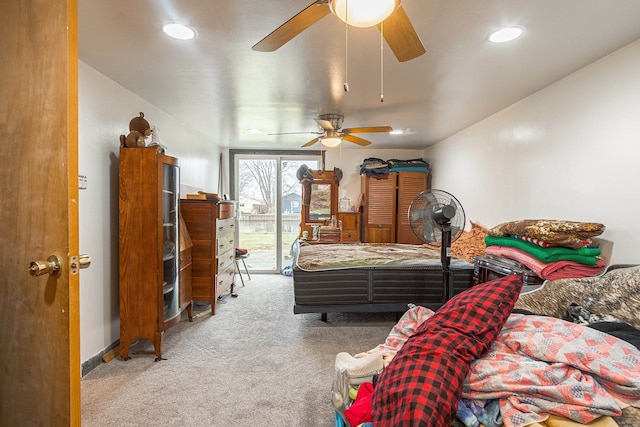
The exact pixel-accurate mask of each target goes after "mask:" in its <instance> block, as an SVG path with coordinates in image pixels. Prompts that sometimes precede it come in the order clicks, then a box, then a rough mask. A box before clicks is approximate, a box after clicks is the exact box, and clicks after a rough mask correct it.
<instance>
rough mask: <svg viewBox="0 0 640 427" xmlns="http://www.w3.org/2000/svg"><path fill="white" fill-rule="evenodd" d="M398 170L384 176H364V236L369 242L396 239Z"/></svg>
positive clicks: (384, 241) (365, 240) (391, 241)
mask: <svg viewBox="0 0 640 427" xmlns="http://www.w3.org/2000/svg"><path fill="white" fill-rule="evenodd" d="M396 177H397V173H396V172H391V173H390V174H388V175H385V176H382V177H368V176H366V175H363V176H362V179H363V192H364V218H363V221H364V237H363V241H364V242H367V243H395V241H396V197H397V194H396Z"/></svg>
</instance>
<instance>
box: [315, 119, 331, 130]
mask: <svg viewBox="0 0 640 427" xmlns="http://www.w3.org/2000/svg"><path fill="white" fill-rule="evenodd" d="M313 120H315V121H316V123H317V124H318V125H319V126H320V127H321V128H322V129H324V130H335V128H334V127H333V124H331V122H330V121H329V120H323V119H313Z"/></svg>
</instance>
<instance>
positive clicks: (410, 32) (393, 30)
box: [377, 5, 426, 62]
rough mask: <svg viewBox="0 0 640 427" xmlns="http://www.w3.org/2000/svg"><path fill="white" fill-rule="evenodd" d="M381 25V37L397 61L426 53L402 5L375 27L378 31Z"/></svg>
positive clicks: (403, 60)
mask: <svg viewBox="0 0 640 427" xmlns="http://www.w3.org/2000/svg"><path fill="white" fill-rule="evenodd" d="M383 24H384V27H383V28H382V35H383V36H384V39H385V40H386V42H387V44H388V45H389V47H390V48H391V50H392V51H393V53H394V54H395V55H396V58H398V61H400V62H405V61H408V60H410V59H414V58H417V57H418V56H420V55H423V54H424V53H425V52H426V49H425V48H424V45H423V44H422V42H421V41H420V37H418V34H417V33H416V30H415V29H414V28H413V25H411V21H410V20H409V16H407V13H406V12H405V11H404V8H403V7H402V5H400V6H398V8H397V9H396V10H395V11H394V12H393V13H392V14H391V15H389V17H388V18H387V19H385V20H384V21H383V22H382V23H380V24H378V25H377V27H378V29H379V30H380V29H381V26H382V25H383Z"/></svg>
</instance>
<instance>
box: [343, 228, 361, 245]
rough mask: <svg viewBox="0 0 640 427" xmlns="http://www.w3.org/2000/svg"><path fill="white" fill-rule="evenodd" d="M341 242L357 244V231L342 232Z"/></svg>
mask: <svg viewBox="0 0 640 427" xmlns="http://www.w3.org/2000/svg"><path fill="white" fill-rule="evenodd" d="M342 241H343V242H359V241H360V232H359V231H352V230H351V231H344V230H343V231H342Z"/></svg>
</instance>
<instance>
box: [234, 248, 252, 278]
mask: <svg viewBox="0 0 640 427" xmlns="http://www.w3.org/2000/svg"><path fill="white" fill-rule="evenodd" d="M248 257H249V252H248V251H247V250H246V249H240V248H236V257H235V263H236V271H237V272H238V274H239V275H240V281H241V282H242V287H244V279H243V278H242V272H241V271H240V264H239V263H238V262H239V261H242V265H243V266H244V271H245V272H246V273H247V276H248V277H249V280H251V275H250V274H249V270H248V269H247V263H246V262H245V260H246V259H247V258H248Z"/></svg>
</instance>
